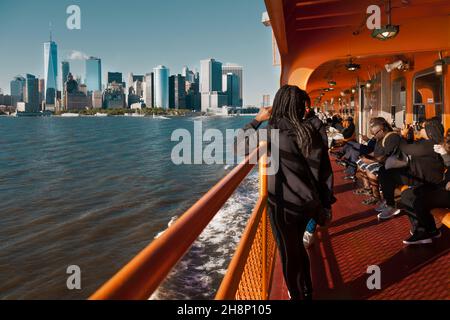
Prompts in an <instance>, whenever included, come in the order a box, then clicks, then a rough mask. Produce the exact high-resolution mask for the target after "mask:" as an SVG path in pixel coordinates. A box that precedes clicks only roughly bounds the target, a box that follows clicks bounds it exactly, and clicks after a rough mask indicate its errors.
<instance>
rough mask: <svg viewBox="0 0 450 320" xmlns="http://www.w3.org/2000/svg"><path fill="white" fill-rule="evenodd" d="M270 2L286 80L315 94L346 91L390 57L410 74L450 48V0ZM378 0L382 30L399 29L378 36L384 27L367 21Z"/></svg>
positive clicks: (327, 96) (447, 53)
mask: <svg viewBox="0 0 450 320" xmlns="http://www.w3.org/2000/svg"><path fill="white" fill-rule="evenodd" d="M265 2H266V7H267V10H268V13H269V17H270V22H271V26H272V29H273V33H274V36H275V39H276V42H277V44H278V49H279V52H280V59H281V84H294V85H298V86H299V87H300V88H302V89H305V90H306V91H308V92H309V93H310V95H311V97H312V98H313V99H317V98H318V97H321V98H322V100H327V99H330V98H332V97H333V98H335V97H339V96H340V95H343V94H347V93H349V92H351V91H352V89H353V88H355V87H356V86H357V85H358V84H359V85H361V84H363V85H364V84H367V82H368V81H370V80H371V79H373V77H374V76H375V74H377V73H378V72H380V71H381V70H383V69H385V68H386V67H385V66H386V65H387V64H393V70H392V74H393V76H395V74H396V73H398V72H403V73H405V74H406V73H409V74H410V75H409V77H410V78H411V79H410V80H411V81H410V82H412V78H413V71H414V70H419V68H422V67H423V68H429V67H433V66H434V62H435V61H438V60H440V59H441V58H442V57H443V58H444V59H445V58H446V57H449V56H450V1H449V0H391V1H380V0H357V1H356V0H311V1H308V0H265ZM373 5H376V6H378V8H380V17H381V26H382V30H381V31H380V32H381V33H383V34H385V35H387V36H388V37H389V36H390V35H395V36H394V37H392V38H389V39H384V40H380V39H378V38H383V35H382V34H379V33H380V32H378V38H377V34H375V33H374V30H370V29H369V28H368V25H367V20H368V19H371V16H372V18H373V15H372V14H371V12H370V11H369V13H368V8H369V7H370V6H373ZM389 26H393V28H394V30H392V27H389ZM396 26H398V29H395V27H396ZM386 27H387V28H386ZM384 28H386V29H384ZM389 32H393V34H392V33H391V34H389ZM397 61H402V62H403V64H402V65H401V66H398V65H395V62H397ZM447 64H448V61H447ZM406 77H407V78H408V76H406ZM447 79H448V78H447ZM447 82H448V81H447ZM329 88H332V89H331V90H329ZM447 88H448V85H447Z"/></svg>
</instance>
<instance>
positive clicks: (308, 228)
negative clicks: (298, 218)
mask: <svg viewBox="0 0 450 320" xmlns="http://www.w3.org/2000/svg"><path fill="white" fill-rule="evenodd" d="M316 228H317V223H316V221H315V220H314V219H311V220H309V222H308V225H307V226H306V231H308V232H309V233H314V232H316Z"/></svg>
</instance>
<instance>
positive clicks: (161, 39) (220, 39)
mask: <svg viewBox="0 0 450 320" xmlns="http://www.w3.org/2000/svg"><path fill="white" fill-rule="evenodd" d="M242 2H244V3H242ZM71 4H73V3H72V2H71V1H65V0H63V1H51V0H43V1H39V3H36V2H32V1H30V0H26V1H24V2H23V3H21V5H20V6H19V5H18V4H17V3H14V2H13V1H10V0H5V1H2V4H0V21H1V22H0V26H1V28H0V36H1V38H2V39H3V41H4V43H6V44H7V46H5V47H7V48H11V50H9V49H8V50H2V52H0V70H1V72H0V88H2V90H3V92H5V93H9V82H10V81H11V80H12V79H13V77H15V76H16V75H19V74H21V75H23V74H25V73H31V74H34V75H36V76H37V77H39V78H42V77H43V76H44V68H43V62H42V60H43V57H42V44H43V43H44V42H45V41H48V38H49V21H51V22H52V33H53V40H54V41H55V42H56V43H57V44H58V60H59V61H63V60H68V61H69V62H70V64H71V71H72V72H73V73H74V74H75V75H77V76H81V77H82V78H84V77H85V74H84V68H85V61H84V60H82V59H80V58H86V57H89V56H95V57H98V58H100V59H101V60H102V82H103V83H105V82H106V73H107V72H108V71H111V72H115V71H117V72H122V73H123V74H124V75H126V74H128V73H129V72H133V73H134V74H145V73H148V72H151V71H152V70H153V68H155V67H156V66H158V65H165V66H167V67H168V68H169V69H170V71H171V74H177V73H181V71H182V68H183V66H185V65H187V66H188V67H189V68H190V69H194V68H196V69H197V70H200V60H202V59H207V58H210V57H213V58H216V59H217V60H219V61H221V62H223V63H224V64H226V63H237V64H239V65H242V66H243V67H244V69H245V72H246V76H245V77H244V104H246V105H259V104H260V102H261V100H262V95H263V94H271V95H272V96H273V94H274V92H275V90H276V88H277V86H278V80H279V78H278V72H279V71H278V68H276V67H273V66H272V52H271V50H272V47H271V32H270V30H268V29H266V28H264V26H263V25H262V24H261V15H262V12H264V10H265V7H264V2H263V0H250V1H237V0H230V1H226V2H219V1H206V0H197V1H194V2H192V3H187V2H185V1H179V0H173V1H170V2H169V3H166V2H163V1H143V0H137V1H135V2H134V3H133V6H131V7H134V6H135V7H136V8H139V10H136V11H133V10H131V11H126V12H124V10H123V8H122V7H117V6H116V5H114V3H111V1H103V0H101V1H96V2H95V3H92V2H88V1H85V0H81V1H77V2H76V4H77V5H79V6H80V8H81V14H82V15H81V16H82V19H81V22H82V24H81V30H69V29H67V28H66V19H67V17H68V15H67V14H66V8H67V6H69V5H71ZM106 8H107V9H106ZM3 9H5V10H3ZM106 10H107V12H108V15H105V12H106ZM31 16H34V20H33V19H32V18H31ZM26 19H29V21H32V20H33V24H35V25H33V28H30V27H29V26H28V25H21V23H22V22H24V21H26ZM17 20H18V21H17ZM12 23H15V25H17V23H19V27H15V28H9V27H8V26H9V25H12ZM70 56H72V58H77V59H76V60H74V59H69V58H70ZM59 72H60V71H59Z"/></svg>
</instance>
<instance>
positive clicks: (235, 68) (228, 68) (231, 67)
mask: <svg viewBox="0 0 450 320" xmlns="http://www.w3.org/2000/svg"><path fill="white" fill-rule="evenodd" d="M229 73H232V74H234V75H236V76H237V78H238V81H239V103H238V105H237V106H238V107H242V106H243V101H244V100H243V79H244V78H243V76H244V75H243V74H244V68H243V67H242V66H240V65H237V64H233V63H227V64H224V65H223V66H222V75H227V74H229Z"/></svg>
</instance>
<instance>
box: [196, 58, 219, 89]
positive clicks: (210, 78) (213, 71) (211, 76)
mask: <svg viewBox="0 0 450 320" xmlns="http://www.w3.org/2000/svg"><path fill="white" fill-rule="evenodd" d="M213 91H217V92H221V91H222V63H221V62H219V61H216V60H214V59H208V60H202V61H200V92H201V93H209V92H213Z"/></svg>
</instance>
